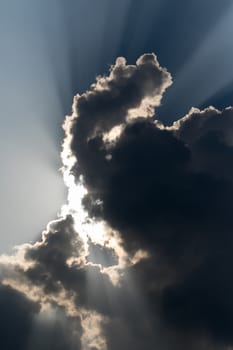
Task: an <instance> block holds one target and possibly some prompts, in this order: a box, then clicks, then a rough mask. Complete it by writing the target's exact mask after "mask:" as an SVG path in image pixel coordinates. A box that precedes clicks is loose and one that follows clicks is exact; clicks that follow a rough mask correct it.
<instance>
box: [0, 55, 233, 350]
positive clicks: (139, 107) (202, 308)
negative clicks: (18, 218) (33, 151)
mask: <svg viewBox="0 0 233 350" xmlns="http://www.w3.org/2000/svg"><path fill="white" fill-rule="evenodd" d="M170 84H171V77H170V75H169V73H168V72H167V71H166V69H164V68H162V67H160V65H159V63H158V61H157V59H156V56H155V55H153V54H147V55H143V56H142V57H140V58H139V59H138V61H137V63H136V65H127V64H126V61H125V60H124V59H123V58H119V59H118V60H117V61H116V64H115V65H114V66H112V67H111V70H110V74H109V76H104V77H97V80H96V83H95V84H93V85H92V86H91V88H90V90H89V91H87V92H85V93H84V94H82V95H81V96H80V95H77V96H76V97H75V99H74V106H73V108H74V110H73V111H74V113H73V115H72V116H71V117H68V118H67V119H66V123H65V125H64V128H65V132H66V137H65V141H64V150H65V152H63V154H62V157H63V161H64V173H65V172H67V171H68V172H69V171H70V176H73V175H74V177H75V179H76V182H77V183H78V182H80V181H81V183H83V184H84V185H85V187H86V189H87V194H86V195H85V197H84V198H83V205H84V207H85V208H86V210H87V212H88V214H89V217H88V220H89V221H90V222H93V221H92V220H96V221H98V220H100V221H102V220H104V221H105V223H107V224H108V228H109V229H113V230H115V231H117V232H118V234H119V236H120V238H121V243H120V245H122V246H123V247H124V249H125V250H126V252H127V258H126V260H125V265H124V267H121V268H119V271H118V277H119V279H118V280H117V282H115V283H114V281H113V279H111V268H112V267H113V266H114V265H116V264H118V262H119V261H120V260H121V259H122V257H121V256H120V253H119V250H118V253H119V256H117V250H114V249H113V248H108V247H107V246H105V245H104V244H105V243H106V242H105V243H104V244H99V243H96V242H94V241H92V240H91V238H88V237H89V236H88V233H87V242H86V243H85V240H84V241H83V240H82V239H81V235H79V232H77V231H76V229H75V227H76V226H75V220H77V217H76V216H75V215H78V214H77V213H78V210H79V209H80V208H77V213H76V214H75V208H71V211H70V213H71V214H70V215H66V216H64V217H62V218H60V219H58V220H56V221H53V222H51V223H50V224H49V225H48V227H47V230H46V231H45V232H44V233H43V235H42V239H41V240H40V241H39V242H36V243H35V244H27V245H25V246H23V247H22V248H21V250H19V252H21V253H20V254H21V255H16V256H14V257H12V258H11V257H8V258H7V257H3V258H2V260H1V268H2V280H3V282H4V283H5V284H9V285H10V286H11V287H12V288H15V289H17V290H19V291H21V292H22V293H26V294H27V297H28V298H26V296H23V295H22V294H19V293H18V292H16V291H15V290H14V289H9V288H10V287H4V288H8V289H7V290H8V291H9V290H10V291H11V293H13V294H14V293H15V294H14V295H17V300H18V301H17V303H20V305H24V304H25V305H26V306H25V308H27V312H26V315H27V313H28V315H29V316H28V317H34V315H36V317H37V318H38V315H40V313H39V309H37V308H38V306H37V305H41V307H42V306H43V307H45V305H48V304H50V305H51V306H52V307H53V308H55V309H56V310H59V312H61V314H62V316H61V318H60V321H59V322H60V323H59V322H58V324H57V326H56V328H55V329H56V332H59V334H60V335H61V334H64V339H63V342H62V341H57V343H56V344H57V345H56V346H55V345H53V347H52V348H54V349H55V348H56V349H62V350H63V349H65V348H66V349H74V346H73V344H74V343H75V344H76V346H77V348H83V349H86V348H90V349H99V350H105V349H110V350H114V349H119V348H121V349H129V348H132V349H135V350H140V349H146V350H151V349H153V348H159V349H160V350H163V349H164V350H170V349H171V350H175V349H177V350H178V349H179V350H184V349H187V348H189V349H192V350H197V349H198V350H200V349H203V350H204V349H205V350H206V349H216V350H220V349H221V350H222V349H225V347H227V346H228V345H229V346H232V345H233V336H232V334H233V326H232V324H233V302H232V294H233V284H232V282H231V276H232V274H233V258H232V254H231V250H232V245H233V239H232V232H233V220H232V208H233V182H232V175H233V173H232V172H233V168H232V164H233V162H232V160H233V137H232V135H233V109H232V108H228V109H225V110H223V111H218V110H216V109H214V108H213V107H210V108H208V109H206V110H204V111H199V110H197V109H192V110H191V111H190V113H189V114H188V115H187V116H185V117H184V118H182V119H180V120H178V121H177V122H175V123H174V124H173V125H172V126H171V127H166V126H164V125H163V124H162V123H160V122H158V121H155V120H154V119H153V113H154V108H155V107H156V106H158V105H159V104H160V100H161V98H162V94H163V93H164V91H165V89H166V88H167V87H168V86H169V85H170ZM115 127H118V129H117V128H115ZM69 152H70V153H69ZM70 156H71V158H70ZM72 156H74V157H73V158H72ZM65 157H67V158H65ZM65 174H66V173H65ZM66 175H67V174H66ZM89 228H90V229H91V227H90V226H89ZM112 234H113V232H112ZM90 237H91V236H90ZM107 240H110V237H108V239H106V241H107ZM85 244H87V246H88V249H86V247H85ZM118 248H119V247H118ZM121 248H122V247H121ZM108 269H110V270H108ZM19 295H20V296H19ZM7 298H8V296H7ZM29 299H30V300H33V301H29ZM17 305H18V304H17ZM17 305H16V306H17ZM35 305H36V306H35ZM17 307H18V306H17ZM20 307H21V306H20ZM23 307H24V306H23ZM35 307H37V308H36V309H34V308H35ZM14 308H15V307H14ZM30 310H32V311H30ZM20 313H21V309H20V311H19V314H20ZM37 314H38V315H37ZM37 318H36V319H37ZM25 322H26V326H25V329H26V331H25V334H32V331H31V330H30V329H29V328H28V323H27V318H25ZM85 322H86V323H85ZM91 322H92V323H91ZM93 322H94V323H93ZM44 324H45V321H43V322H42V323H40V325H39V326H38V320H37V323H35V328H34V329H37V330H38V332H39V333H41V334H45V330H44V328H43V327H44ZM40 327H41V328H40ZM48 328H49V327H48ZM59 329H60V331H59ZM75 329H76V332H75ZM38 332H36V334H37V333H38ZM98 332H99V333H98ZM21 333H22V334H23V332H21ZM16 334H17V333H16ZM96 334H97V335H96ZM34 337H35V338H36V336H35V332H34ZM45 337H46V338H47V339H49V338H50V336H49V335H46V336H45ZM23 339H24V338H23ZM36 339H37V338H36ZM57 339H58V340H59V337H58V338H57ZM68 339H70V342H69V341H68ZM84 339H85V341H84ZM87 339H88V340H87ZM93 339H94V342H93ZM37 341H38V339H37ZM37 341H35V343H36V344H42V343H38V342H37ZM87 344H88V345H87ZM20 346H21V345H20ZM40 346H44V345H40ZM40 346H39V345H37V348H39V347H40ZM59 346H60V348H59ZM34 348H35V349H36V347H34ZM45 348H46V347H45Z"/></svg>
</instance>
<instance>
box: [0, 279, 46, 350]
mask: <svg viewBox="0 0 233 350" xmlns="http://www.w3.org/2000/svg"><path fill="white" fill-rule="evenodd" d="M38 311H39V305H37V304H36V303H33V302H31V301H29V300H28V299H27V298H26V296H24V295H23V294H21V293H19V292H17V291H16V290H14V289H12V288H10V287H7V286H3V285H0V329H1V336H0V348H1V349H7V350H15V349H18V350H25V349H26V346H27V343H28V339H29V335H30V332H31V329H32V323H33V320H34V317H35V315H36V314H37V313H38Z"/></svg>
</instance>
